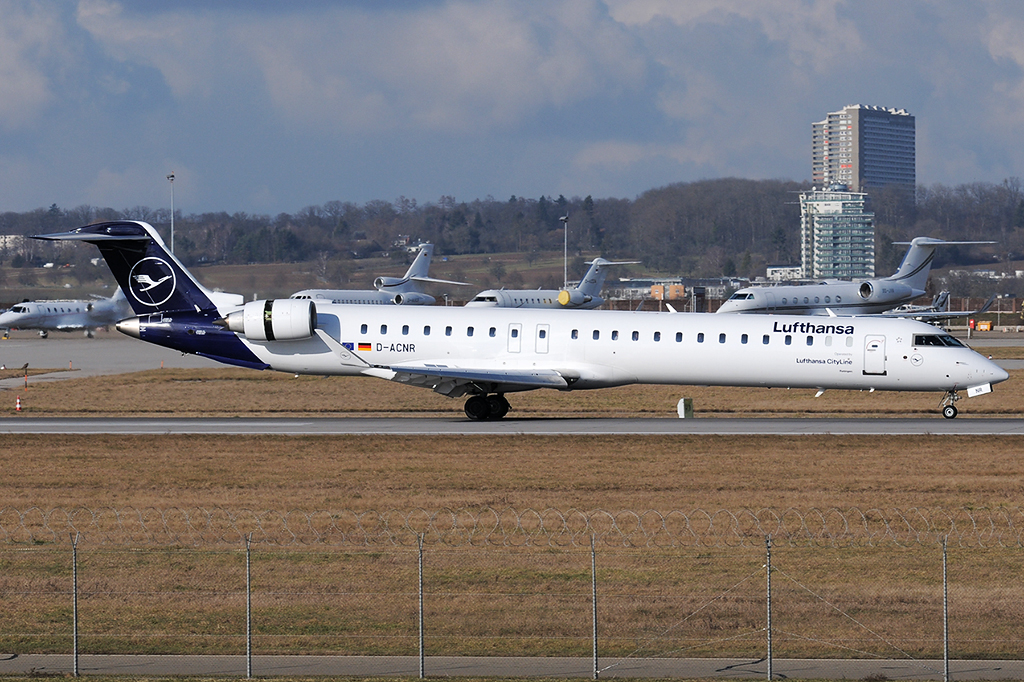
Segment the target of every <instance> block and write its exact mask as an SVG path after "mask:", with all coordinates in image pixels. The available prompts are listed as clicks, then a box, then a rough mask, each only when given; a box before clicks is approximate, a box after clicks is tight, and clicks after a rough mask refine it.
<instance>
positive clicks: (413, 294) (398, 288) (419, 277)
mask: <svg viewBox="0 0 1024 682" xmlns="http://www.w3.org/2000/svg"><path fill="white" fill-rule="evenodd" d="M433 255H434V245H433V244H420V251H419V253H417V254H416V258H415V259H414V260H413V262H412V265H410V266H409V270H408V271H407V272H406V273H405V277H378V278H377V279H375V280H373V286H374V288H373V289H372V290H369V289H303V290H302V291H297V292H295V293H294V294H292V295H291V298H298V299H311V300H313V301H316V302H317V303H355V304H369V305H434V303H435V301H436V299H435V298H434V297H433V296H431V295H430V294H426V293H424V292H423V284H424V283H425V282H433V283H436V284H455V285H458V286H469V284H468V283H467V282H451V281H449V280H446V279H434V278H432V277H428V276H427V271H428V270H429V269H430V258H431V256H433Z"/></svg>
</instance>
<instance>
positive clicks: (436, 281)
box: [409, 277, 470, 287]
mask: <svg viewBox="0 0 1024 682" xmlns="http://www.w3.org/2000/svg"><path fill="white" fill-rule="evenodd" d="M409 279H411V280H413V281H415V282H433V283H434V284H455V285H457V286H460V287H468V286H470V283H469V282H453V281H452V280H450V279H434V278H433V277H410V278H409Z"/></svg>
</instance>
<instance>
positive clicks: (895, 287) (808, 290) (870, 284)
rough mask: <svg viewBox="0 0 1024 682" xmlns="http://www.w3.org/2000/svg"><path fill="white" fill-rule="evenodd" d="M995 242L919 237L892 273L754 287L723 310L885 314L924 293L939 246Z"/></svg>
mask: <svg viewBox="0 0 1024 682" xmlns="http://www.w3.org/2000/svg"><path fill="white" fill-rule="evenodd" d="M896 243H897V244H905V243H906V242H896ZM993 243H995V242H947V241H943V240H941V239H933V238H931V237H914V239H913V240H912V241H911V242H910V248H909V249H907V253H906V255H905V256H904V257H903V262H902V263H901V264H900V267H899V270H897V271H896V274H895V275H892V276H891V277H885V278H881V279H867V280H863V281H859V282H841V281H836V280H830V281H826V282H819V283H818V284H805V285H782V286H775V287H769V286H765V287H748V288H746V289H740V290H739V291H737V292H736V293H735V294H733V295H732V296H731V297H730V298H729V300H727V301H726V302H725V303H723V304H722V306H721V307H720V308H719V309H718V312H720V313H785V314H787V315H830V314H836V315H871V314H877V313H884V312H886V311H887V310H892V309H893V308H895V307H896V306H898V305H900V304H902V303H909V302H910V301H912V300H914V299H915V298H918V297H919V296H923V295H924V293H925V292H924V290H925V286H926V285H927V284H928V272H929V271H930V270H931V267H932V259H933V258H935V247H936V246H942V245H950V244H993ZM936 317H937V316H936Z"/></svg>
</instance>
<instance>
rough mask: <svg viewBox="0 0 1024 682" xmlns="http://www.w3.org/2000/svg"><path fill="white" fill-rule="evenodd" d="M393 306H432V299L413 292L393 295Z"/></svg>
mask: <svg viewBox="0 0 1024 682" xmlns="http://www.w3.org/2000/svg"><path fill="white" fill-rule="evenodd" d="M394 300H395V305H434V297H433V296H429V295H427V294H421V293H418V292H415V291H406V292H404V293H401V294H395V299H394Z"/></svg>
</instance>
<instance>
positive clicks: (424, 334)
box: [423, 324, 430, 336]
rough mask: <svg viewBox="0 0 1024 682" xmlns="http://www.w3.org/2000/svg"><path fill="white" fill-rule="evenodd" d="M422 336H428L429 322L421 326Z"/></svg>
mask: <svg viewBox="0 0 1024 682" xmlns="http://www.w3.org/2000/svg"><path fill="white" fill-rule="evenodd" d="M423 336H430V325H429V324H428V325H427V326H425V327H424V328H423Z"/></svg>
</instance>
